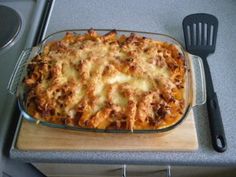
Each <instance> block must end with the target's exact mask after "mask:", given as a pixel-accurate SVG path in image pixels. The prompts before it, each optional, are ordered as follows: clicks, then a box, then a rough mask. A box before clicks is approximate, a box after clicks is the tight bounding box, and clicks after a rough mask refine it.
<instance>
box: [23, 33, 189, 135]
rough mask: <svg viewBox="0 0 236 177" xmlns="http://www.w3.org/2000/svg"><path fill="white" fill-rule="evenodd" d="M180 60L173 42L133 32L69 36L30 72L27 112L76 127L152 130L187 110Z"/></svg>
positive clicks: (36, 59)
mask: <svg viewBox="0 0 236 177" xmlns="http://www.w3.org/2000/svg"><path fill="white" fill-rule="evenodd" d="M185 74H186V67H185V60H184V57H183V55H182V54H181V52H180V51H179V49H178V48H177V47H176V46H175V45H174V44H169V43H166V42H161V41H157V40H153V39H149V38H146V37H143V36H140V35H137V34H135V33H131V34H130V35H129V36H126V35H118V34H117V32H116V31H115V30H112V31H110V32H109V33H107V34H105V35H100V34H98V33H97V32H96V31H95V30H93V29H91V30H89V31H88V32H87V33H86V34H74V33H70V32H68V33H67V34H66V35H65V36H64V37H63V38H62V39H61V40H58V41H53V42H49V43H47V44H46V45H45V47H44V48H43V50H42V52H41V53H40V54H38V55H37V56H35V57H34V58H33V59H32V60H30V62H29V63H28V66H27V75H26V76H25V77H24V80H23V82H24V85H25V87H26V88H27V92H26V95H27V96H26V107H27V111H28V113H29V114H30V115H31V116H33V117H35V118H37V119H38V120H41V121H47V122H52V123H55V124H64V125H69V126H73V127H81V128H93V129H114V130H131V131H133V130H147V129H148V130H150V129H151V130H156V129H161V128H165V127H168V126H170V125H173V124H175V123H176V122H177V121H179V120H180V119H181V117H182V116H183V113H184V109H185Z"/></svg>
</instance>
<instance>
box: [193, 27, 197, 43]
mask: <svg viewBox="0 0 236 177" xmlns="http://www.w3.org/2000/svg"><path fill="white" fill-rule="evenodd" d="M192 35H193V45H194V46H195V45H197V25H196V23H194V24H193V34H192Z"/></svg>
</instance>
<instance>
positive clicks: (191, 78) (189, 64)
mask: <svg viewBox="0 0 236 177" xmlns="http://www.w3.org/2000/svg"><path fill="white" fill-rule="evenodd" d="M88 30H89V29H72V30H64V31H59V32H56V33H53V34H51V35H49V36H48V37H46V38H45V39H44V40H43V41H42V43H40V44H39V45H37V46H35V47H33V48H29V49H25V50H23V51H22V53H21V55H20V57H19V59H18V61H17V63H16V65H15V68H14V70H13V73H12V75H11V78H10V80H9V83H8V91H9V92H10V93H11V94H13V95H16V97H17V99H18V105H19V109H20V111H21V114H22V116H23V118H25V119H26V120H28V121H30V122H35V123H37V124H42V125H46V126H49V127H54V128H63V129H73V130H80V131H94V132H110V133H128V132H130V133H131V131H130V130H111V129H109V130H106V129H93V128H80V127H72V126H69V125H60V124H55V123H51V122H46V121H43V120H38V119H36V118H34V117H32V116H31V115H29V114H28V112H27V108H26V104H25V100H26V92H25V86H24V84H23V82H22V80H23V78H24V76H25V75H26V74H27V69H26V68H27V63H29V61H30V59H32V58H33V57H35V56H36V55H38V54H39V53H40V52H42V50H43V48H44V46H45V44H46V43H48V42H50V41H55V40H59V39H62V38H63V37H64V36H65V34H66V33H67V32H72V33H75V34H78V33H79V34H84V33H86V32H87V31H88ZM94 30H95V31H97V32H99V34H101V35H103V34H106V33H108V32H110V31H111V30H112V29H94ZM116 31H117V33H118V35H122V34H124V35H130V33H136V34H138V35H141V36H144V37H147V38H152V39H154V40H158V41H162V42H168V43H171V44H174V45H175V46H176V47H177V48H178V49H179V52H180V53H181V54H182V56H184V59H185V65H186V74H185V75H186V76H185V109H184V113H183V115H182V117H181V118H180V119H179V120H178V121H177V122H175V123H174V124H173V125H170V126H168V127H164V128H161V129H156V130H153V129H151V130H133V131H132V133H158V132H165V131H169V130H172V129H174V128H175V127H176V126H178V125H179V124H181V123H182V122H183V121H184V119H185V118H186V117H188V113H189V111H190V110H191V109H192V108H193V107H194V106H196V105H202V104H204V103H205V101H206V88H205V74H204V68H203V64H202V60H201V58H200V57H198V56H195V55H191V54H189V53H188V52H186V51H185V50H184V49H183V47H182V46H181V44H180V43H179V42H178V41H177V40H176V39H174V38H173V37H171V36H168V35H165V34H159V33H151V32H142V31H127V30H116Z"/></svg>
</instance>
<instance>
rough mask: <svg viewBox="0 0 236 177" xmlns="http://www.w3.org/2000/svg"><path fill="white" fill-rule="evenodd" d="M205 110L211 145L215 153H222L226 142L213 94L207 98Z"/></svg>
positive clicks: (215, 98) (216, 101)
mask: <svg viewBox="0 0 236 177" xmlns="http://www.w3.org/2000/svg"><path fill="white" fill-rule="evenodd" d="M207 109H208V114H209V123H210V129H211V136H212V145H213V147H214V149H215V150H216V151H218V152H224V151H225V150H226V149H227V142H226V138H225V133H224V127H223V123H222V118H221V114H220V108H219V104H218V99H217V95H216V93H215V92H214V94H212V95H211V96H210V97H209V98H207Z"/></svg>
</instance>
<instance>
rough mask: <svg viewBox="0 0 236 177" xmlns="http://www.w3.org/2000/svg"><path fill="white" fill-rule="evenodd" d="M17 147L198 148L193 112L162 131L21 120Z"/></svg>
mask: <svg viewBox="0 0 236 177" xmlns="http://www.w3.org/2000/svg"><path fill="white" fill-rule="evenodd" d="M16 148H17V149H20V150H40V151H42V150H50V151H53V150H55V151H67V150H70V151H194V150H197V149H198V141H197V136H196V128H195V123H194V118H193V113H192V111H191V112H189V115H188V117H187V118H186V119H185V120H184V122H183V123H182V124H181V125H179V126H178V127H176V128H175V129H173V130H171V131H169V132H165V133H161V134H159V133H151V134H132V133H128V134H127V133H121V134H113V133H96V132H81V131H75V130H65V129H58V128H50V127H46V126H42V125H36V124H35V123H30V122H28V121H26V120H24V119H22V124H21V127H20V130H19V134H18V138H17V142H16Z"/></svg>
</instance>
